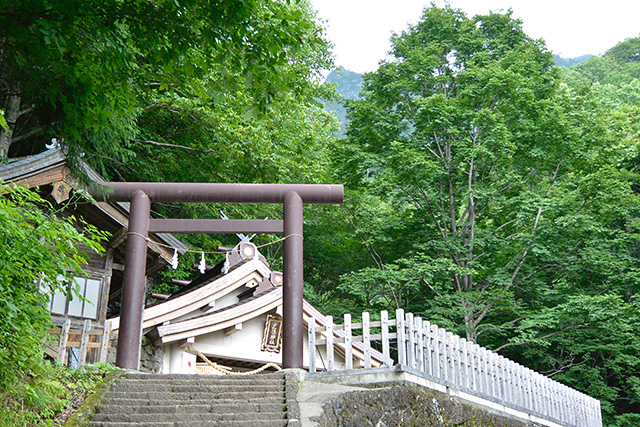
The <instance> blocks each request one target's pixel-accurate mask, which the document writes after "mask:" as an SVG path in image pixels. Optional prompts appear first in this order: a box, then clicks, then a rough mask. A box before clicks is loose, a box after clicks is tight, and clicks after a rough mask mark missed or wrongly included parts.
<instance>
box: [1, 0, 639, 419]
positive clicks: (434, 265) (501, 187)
mask: <svg viewBox="0 0 640 427" xmlns="http://www.w3.org/2000/svg"><path fill="white" fill-rule="evenodd" d="M160 23H163V24H167V25H160ZM169 24H170V25H169ZM639 40H640V39H637V38H636V39H629V40H626V41H624V42H622V43H620V44H618V45H616V46H613V47H612V48H611V49H610V50H609V51H607V53H606V54H604V55H603V56H602V57H596V56H593V57H591V58H589V59H588V60H586V61H584V62H580V63H578V64H575V65H572V66H571V67H570V68H565V67H562V68H559V67H557V66H555V64H554V57H553V54H552V53H551V52H550V51H549V50H548V49H547V48H546V46H545V43H544V41H543V40H538V39H533V38H531V37H530V36H528V35H527V34H526V33H525V32H524V30H523V28H522V22H521V21H519V20H517V19H514V18H513V16H512V15H511V13H510V12H507V13H490V14H487V15H478V16H473V17H471V16H467V15H466V14H465V13H464V12H463V11H461V10H457V9H454V8H451V7H449V6H447V7H444V8H439V7H435V6H430V7H427V8H426V9H425V10H424V12H423V14H422V16H421V17H420V19H419V20H418V21H417V23H416V24H415V25H412V26H410V27H408V28H407V29H406V30H405V31H403V32H401V33H399V34H395V35H394V36H393V37H392V40H391V42H392V51H391V57H390V58H389V59H387V60H385V61H382V62H381V63H380V66H379V68H378V70H376V71H375V72H372V73H367V74H365V75H364V76H363V86H362V91H361V92H360V94H359V95H358V96H357V97H355V96H354V98H357V99H354V100H351V101H346V102H345V103H346V107H347V118H346V119H347V121H348V125H347V127H346V132H345V134H344V137H342V136H338V130H339V123H338V122H337V120H336V118H335V117H334V116H333V115H331V114H330V113H328V112H327V110H326V109H325V108H324V106H323V105H322V104H321V102H320V100H332V101H336V102H337V98H336V96H335V93H334V92H335V87H334V86H332V85H331V84H323V83H322V79H321V71H322V70H323V69H328V68H330V67H331V66H332V63H331V54H330V45H329V42H328V41H327V40H326V39H325V38H324V37H323V29H322V27H321V26H320V24H319V23H318V21H317V20H316V19H315V17H314V14H313V11H312V10H311V8H310V6H309V4H308V3H307V2H306V1H293V0H292V1H284V0H281V1H267V0H245V1H239V0H232V1H224V2H223V1H210V2H201V1H195V0H192V1H191V0H190V1H174V0H159V1H155V2H121V1H115V0H113V1H109V0H108V1H92V0H58V1H55V2H48V1H43V0H17V1H13V2H11V3H10V4H8V5H6V6H5V7H4V8H3V9H2V10H0V108H1V109H2V111H3V114H2V115H0V118H2V120H0V161H7V160H8V159H9V158H13V157H19V156H24V155H28V154H32V153H38V152H40V151H42V150H43V147H44V144H45V143H49V142H50V141H51V139H52V138H56V139H57V140H58V141H59V142H61V143H62V144H63V146H64V147H65V149H66V150H67V153H68V155H69V157H70V159H71V160H74V159H75V160H78V159H79V158H81V156H83V157H82V159H83V160H84V161H86V162H88V163H89V164H91V165H92V166H94V167H97V168H98V169H99V170H100V171H101V172H102V173H103V174H105V176H106V177H107V178H109V179H113V180H127V181H178V182H180V181H183V182H300V183H335V184H344V185H345V190H346V197H345V205H344V206H343V207H341V208H335V207H320V206H313V207H309V208H305V296H306V298H307V299H309V300H310V301H311V302H312V303H313V304H315V305H316V306H317V307H318V308H321V309H322V310H324V311H325V312H326V313H328V314H333V315H334V316H336V318H340V317H341V316H343V315H344V314H345V313H351V314H354V315H356V316H357V315H358V314H359V312H361V311H371V312H372V313H377V312H379V311H380V310H394V309H396V308H403V309H405V310H407V311H411V312H413V313H415V314H416V315H419V316H421V317H422V318H424V319H429V320H430V321H431V322H432V323H435V324H438V325H439V326H442V327H445V328H447V329H448V330H450V331H452V332H455V333H457V334H459V335H461V336H463V337H465V338H466V339H468V340H471V341H475V342H477V343H479V344H481V345H483V346H485V347H487V348H490V349H492V350H496V351H498V352H500V353H501V354H503V355H505V356H506V357H509V358H511V359H513V360H515V361H517V362H519V363H521V364H523V365H525V366H527V367H530V368H532V369H535V370H537V371H539V372H541V373H544V374H545V375H548V376H550V377H553V378H554V379H556V380H559V381H561V382H563V383H565V384H567V385H569V386H571V387H574V388H576V389H578V390H581V391H583V392H585V393H587V394H589V395H591V396H593V397H595V398H597V399H600V400H601V402H602V408H603V413H604V415H605V421H606V425H609V426H628V425H637V424H638V423H639V422H640V380H639V379H638V378H639V376H638V373H639V372H640V358H639V356H638V355H640V333H639V332H640V331H639V326H638V325H640V314H639V313H640V311H639V309H640V301H639V300H638V292H639V291H640V270H639V267H640V265H639V262H638V258H639V256H640V251H639V246H638V237H639V236H640V198H639V194H638V191H639V190H640V185H639V176H638V166H639V165H640V163H639V142H640V80H639V78H640V60H639V59H638V58H640V43H639ZM352 77H353V76H352ZM20 194H22V193H20ZM25 203H26V204H25V206H27V208H26V211H27V212H31V208H32V207H33V206H34V205H33V203H32V201H30V200H28V198H27V200H25ZM218 208H219V207H218V206H204V207H203V206H192V205H183V206H176V205H154V212H155V214H157V215H162V216H165V217H201V218H212V217H218V215H219V211H218ZM225 209H226V208H225ZM229 209H231V210H230V211H226V213H227V214H229V216H230V217H231V216H234V215H235V216H237V217H245V218H247V217H250V218H256V217H259V218H264V217H265V216H269V217H271V218H274V217H278V216H279V215H281V213H280V212H278V211H276V210H273V209H272V208H270V207H263V206H247V207H234V208H229ZM0 227H4V228H6V229H7V230H9V228H7V226H6V225H5V224H4V223H2V224H0ZM4 228H3V229H4ZM69 238H70V239H71V240H72V241H73V239H77V238H78V237H77V236H75V235H72V236H70V237H69ZM188 239H189V242H190V243H191V244H192V245H194V246H196V247H201V248H203V249H206V248H208V247H213V246H214V245H217V244H218V243H219V242H218V241H217V240H215V239H213V238H210V237H199V236H194V237H188ZM257 239H268V238H266V237H257ZM33 244H37V242H36V243H33ZM265 252H268V253H267V254H266V255H267V256H268V257H269V258H270V261H272V262H273V264H274V265H275V266H276V267H277V265H278V263H279V262H280V261H279V258H278V255H279V254H278V251H277V246H273V247H270V249H269V250H265ZM188 264H189V262H188V261H187V262H182V263H181V266H184V265H188ZM170 274H171V275H173V276H174V277H176V276H179V277H181V278H187V277H190V275H192V274H193V273H192V272H191V271H187V270H185V269H184V268H183V267H181V269H179V270H178V271H176V272H172V273H170ZM0 302H1V301H0ZM19 303H20V304H22V302H20V301H19ZM3 381H4V380H3ZM9 383H10V381H8V380H7V381H6V382H5V384H9Z"/></svg>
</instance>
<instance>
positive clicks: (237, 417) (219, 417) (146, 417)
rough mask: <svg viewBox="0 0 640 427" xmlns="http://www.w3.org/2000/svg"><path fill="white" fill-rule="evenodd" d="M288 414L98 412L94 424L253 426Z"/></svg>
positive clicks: (280, 418) (281, 418) (279, 418)
mask: <svg viewBox="0 0 640 427" xmlns="http://www.w3.org/2000/svg"><path fill="white" fill-rule="evenodd" d="M285 418H286V412H284V411H282V412H260V413H255V412H254V413H251V412H245V413H240V412H230V413H205V414H200V413H185V414H126V413H115V414H105V413H101V412H98V413H97V414H95V415H94V416H93V420H92V421H94V422H134V423H146V424H147V425H153V426H155V425H158V423H167V422H169V423H176V422H189V423H192V425H193V424H197V423H201V422H220V421H244V422H245V423H246V424H245V425H247V426H250V425H253V422H254V421H265V420H270V421H271V420H284V419H285Z"/></svg>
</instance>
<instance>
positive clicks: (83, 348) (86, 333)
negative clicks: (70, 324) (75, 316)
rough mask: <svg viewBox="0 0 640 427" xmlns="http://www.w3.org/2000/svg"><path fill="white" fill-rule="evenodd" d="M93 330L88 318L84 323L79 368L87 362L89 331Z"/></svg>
mask: <svg viewBox="0 0 640 427" xmlns="http://www.w3.org/2000/svg"><path fill="white" fill-rule="evenodd" d="M90 330H91V320H89V319H86V320H85V321H84V324H83V325H82V338H80V356H79V358H78V368H82V367H83V366H84V365H86V364H87V349H88V346H89V331H90Z"/></svg>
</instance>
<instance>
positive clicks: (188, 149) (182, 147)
mask: <svg viewBox="0 0 640 427" xmlns="http://www.w3.org/2000/svg"><path fill="white" fill-rule="evenodd" d="M131 141H133V142H140V143H142V144H150V145H158V146H160V147H169V148H179V149H181V150H187V151H195V152H197V153H216V152H217V151H218V150H202V149H200V148H193V147H187V146H186V145H179V144H168V143H166V142H157V141H151V140H148V139H132V140H131Z"/></svg>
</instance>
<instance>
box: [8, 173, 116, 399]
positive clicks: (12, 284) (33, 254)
mask: <svg viewBox="0 0 640 427" xmlns="http://www.w3.org/2000/svg"><path fill="white" fill-rule="evenodd" d="M0 194H1V195H2V197H0V311H1V312H2V316H0V392H6V391H7V390H9V389H10V388H11V387H14V386H15V385H16V384H17V383H18V382H20V381H22V380H23V379H24V378H25V376H26V375H28V374H29V372H30V370H31V369H32V368H33V367H34V366H37V365H39V364H40V363H41V362H42V352H43V350H44V347H43V346H44V345H45V344H46V343H47V342H48V339H49V334H48V332H47V329H48V328H49V327H51V315H50V313H49V310H48V308H47V301H48V299H49V298H50V296H51V295H52V294H53V292H54V291H55V290H56V289H62V290H64V291H65V292H72V291H73V288H72V287H70V285H69V284H70V283H73V276H74V275H75V276H80V277H81V276H84V273H83V271H82V268H81V267H82V265H84V264H85V263H86V258H87V254H86V253H85V252H83V251H82V249H81V248H82V247H85V248H86V249H87V250H88V251H96V252H101V251H102V250H103V248H102V246H101V245H100V244H99V243H98V242H99V241H100V240H101V239H104V238H105V237H106V236H104V235H103V234H101V233H99V232H98V231H97V230H96V229H95V228H93V227H91V226H90V225H88V224H86V223H84V222H83V221H82V220H81V219H79V218H73V217H71V218H68V219H60V218H58V217H57V216H56V213H57V212H56V210H55V209H54V208H53V206H51V205H50V204H49V203H48V202H46V201H45V200H43V199H42V198H41V197H40V196H39V195H38V194H37V193H35V192H33V191H31V190H28V189H25V188H22V187H19V186H6V185H2V184H0ZM76 226H82V228H83V229H84V231H77V230H76V228H75V227H76Z"/></svg>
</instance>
